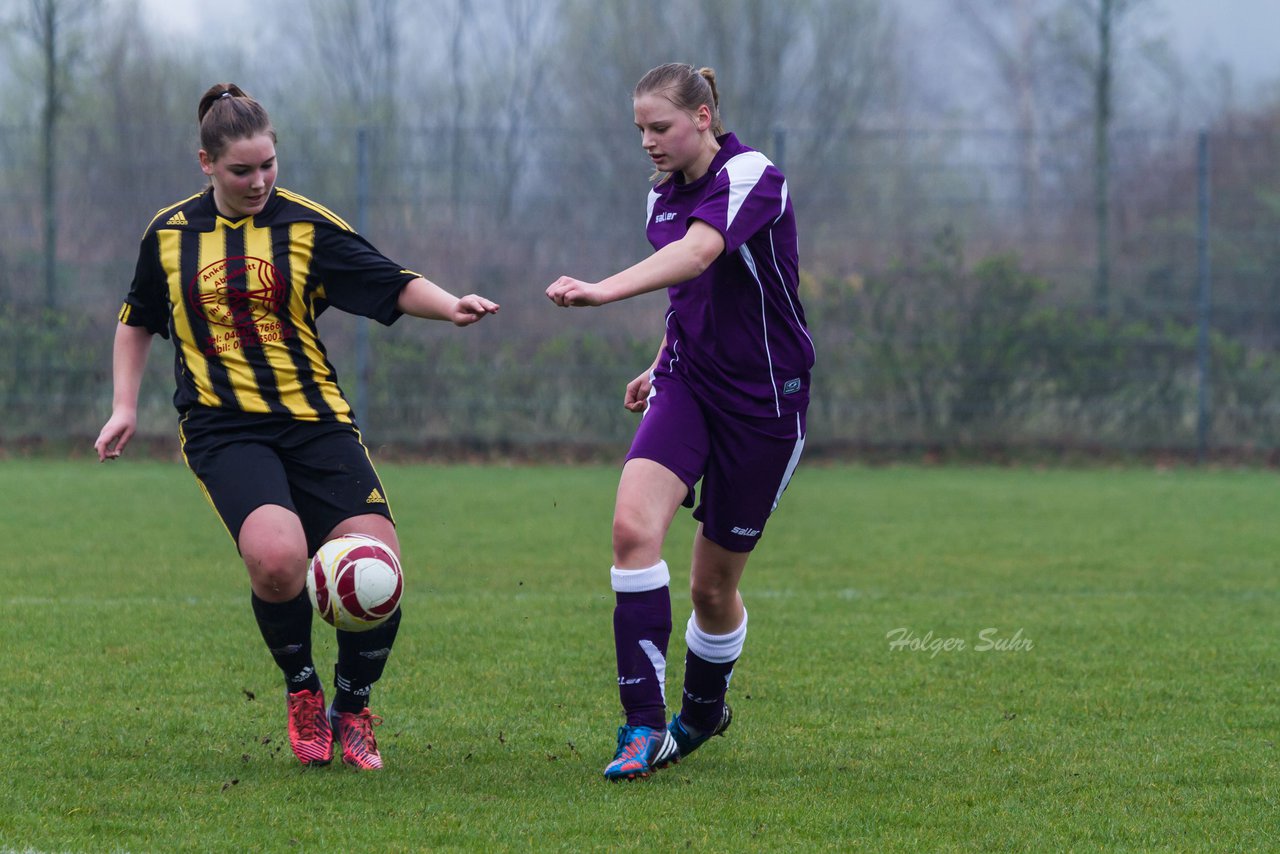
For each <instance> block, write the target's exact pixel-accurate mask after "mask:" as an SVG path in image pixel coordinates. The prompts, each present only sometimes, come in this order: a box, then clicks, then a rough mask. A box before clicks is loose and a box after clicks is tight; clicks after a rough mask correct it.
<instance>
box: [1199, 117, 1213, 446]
mask: <svg viewBox="0 0 1280 854" xmlns="http://www.w3.org/2000/svg"><path fill="white" fill-rule="evenodd" d="M1196 172H1197V181H1196V186H1197V193H1196V195H1197V206H1198V216H1197V222H1196V262H1197V279H1198V285H1197V287H1198V291H1199V305H1198V308H1197V312H1196V313H1197V315H1198V319H1199V336H1198V340H1197V344H1196V374H1197V378H1198V382H1199V388H1198V391H1197V400H1196V462H1197V463H1203V462H1204V461H1205V457H1206V456H1207V454H1208V450H1209V422H1210V419H1211V414H1212V413H1211V412H1210V400H1209V392H1210V389H1209V369H1210V367H1211V365H1210V356H1211V353H1210V351H1209V323H1210V310H1211V308H1212V305H1213V303H1212V291H1211V286H1212V280H1211V278H1210V276H1209V131H1208V130H1207V129H1201V131H1200V135H1199V144H1198V145H1197V157H1196Z"/></svg>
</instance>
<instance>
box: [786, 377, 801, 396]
mask: <svg viewBox="0 0 1280 854" xmlns="http://www.w3.org/2000/svg"><path fill="white" fill-rule="evenodd" d="M799 390H800V380H799V378H796V379H794V380H787V381H786V382H785V383H783V384H782V393H783V394H795V393H796V392H798V391H799Z"/></svg>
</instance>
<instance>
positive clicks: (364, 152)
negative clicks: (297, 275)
mask: <svg viewBox="0 0 1280 854" xmlns="http://www.w3.org/2000/svg"><path fill="white" fill-rule="evenodd" d="M368 225H369V129H368V128H367V127H363V126H361V127H358V128H356V231H357V232H359V233H360V234H361V235H363V234H364V233H365V231H366V230H367V228H368ZM369 323H370V320H369V319H368V318H367V317H357V318H356V390H355V394H354V395H353V400H352V401H351V408H352V409H354V410H355V417H356V424H357V425H359V427H360V430H361V431H364V432H366V433H367V432H368V430H369V374H370V370H369Z"/></svg>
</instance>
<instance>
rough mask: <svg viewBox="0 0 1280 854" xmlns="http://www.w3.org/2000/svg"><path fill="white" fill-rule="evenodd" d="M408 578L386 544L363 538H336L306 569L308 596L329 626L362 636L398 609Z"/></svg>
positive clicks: (359, 535)
mask: <svg viewBox="0 0 1280 854" xmlns="http://www.w3.org/2000/svg"><path fill="white" fill-rule="evenodd" d="M403 589H404V577H403V576H402V575H401V574H400V561H398V560H396V556H395V553H394V552H393V551H391V549H390V548H388V547H387V544H386V543H384V542H382V541H381V540H379V539H376V538H374V537H370V536H366V535H365V534H347V535H346V536H342V537H335V538H334V539H332V540H330V541H329V542H327V543H325V544H324V545H322V546H321V547H320V549H319V551H317V552H316V554H315V557H313V558H311V565H310V566H309V567H308V568H307V596H309V597H310V598H311V604H312V605H313V606H314V607H315V609H316V611H317V612H319V614H320V616H321V617H322V618H323V619H324V621H325V622H326V623H329V624H330V625H333V626H336V627H337V628H339V629H342V630H343V631H347V632H363V631H367V630H369V629H372V628H373V627H374V626H377V625H380V624H381V623H384V622H386V620H387V618H388V617H390V616H391V615H392V614H394V613H395V612H396V608H399V607H400V593H401V591H402V590H403Z"/></svg>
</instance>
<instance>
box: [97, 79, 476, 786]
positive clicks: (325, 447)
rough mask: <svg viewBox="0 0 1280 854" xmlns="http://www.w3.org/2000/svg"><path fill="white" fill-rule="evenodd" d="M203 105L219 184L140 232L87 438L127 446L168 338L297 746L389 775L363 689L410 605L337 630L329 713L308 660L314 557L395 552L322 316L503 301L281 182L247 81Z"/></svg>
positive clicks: (209, 170)
mask: <svg viewBox="0 0 1280 854" xmlns="http://www.w3.org/2000/svg"><path fill="white" fill-rule="evenodd" d="M198 115H199V120H200V167H201V169H202V170H203V171H204V173H205V174H206V175H208V176H209V179H210V185H209V187H208V188H207V189H205V190H204V191H203V192H201V193H199V194H197V195H195V196H191V197H190V198H187V199H184V200H183V201H181V202H178V203H177V204H174V205H170V206H169V207H167V208H164V209H163V210H161V211H160V212H159V213H157V214H156V216H155V217H154V218H153V219H152V221H151V224H150V225H149V226H148V227H147V230H146V233H145V234H144V235H143V239H142V246H141V249H140V251H139V254H138V264H137V270H136V272H135V273H134V279H133V284H132V286H131V287H130V290H129V295H128V297H126V299H125V302H124V307H123V308H122V309H121V311H120V324H119V325H118V326H117V327H116V337H115V346H114V364H113V370H112V373H113V378H114V383H115V393H114V397H113V402H112V411H111V418H110V419H109V420H108V421H107V423H106V425H105V426H103V428H102V432H101V433H100V434H99V435H98V439H97V441H96V442H95V443H94V447H95V448H96V450H97V452H98V458H99V460H110V459H115V458H117V457H119V456H120V454H121V453H122V452H123V451H124V449H125V446H126V445H127V444H128V442H129V439H130V438H131V437H132V436H133V434H134V431H135V430H136V429H137V420H138V419H137V404H138V390H139V387H140V385H141V382H142V374H143V369H144V367H145V365H146V360H147V354H148V352H149V351H150V348H151V338H152V336H153V335H155V334H160V335H163V336H164V337H166V338H172V339H173V342H174V345H175V374H176V376H177V385H178V388H177V392H176V394H175V395H174V404H175V406H176V407H177V409H178V411H179V413H180V419H179V435H180V437H181V439H182V453H183V457H184V459H186V461H187V465H188V466H190V467H191V470H192V472H193V473H194V474H195V476H196V478H197V479H198V480H199V482H200V486H201V489H202V490H203V491H204V493H205V496H206V497H207V498H208V499H209V501H210V503H211V504H212V505H213V507H214V509H215V511H217V513H218V515H219V516H220V517H221V518H222V521H223V523H224V524H225V525H226V528H227V531H228V533H230V534H231V537H232V539H233V540H234V542H235V544H236V547H237V548H238V549H239V551H240V555H241V557H242V558H243V559H244V563H245V566H246V567H247V568H248V570H249V581H250V586H251V587H252V591H253V592H252V596H251V601H252V605H253V613H254V617H255V618H256V620H257V623H258V628H259V629H260V630H261V632H262V637H263V640H265V641H266V643H267V648H268V649H269V650H270V652H271V655H272V657H273V658H274V659H275V662H276V664H277V665H278V666H279V667H280V669H281V670H282V671H283V672H284V677H285V693H286V701H287V707H288V715H289V743H290V745H291V747H292V748H293V752H294V754H295V755H296V756H297V757H298V759H299V760H300V761H301V762H302V763H303V764H304V765H325V764H328V763H329V762H330V761H331V760H332V757H333V753H334V745H333V742H334V740H335V739H336V740H337V741H338V742H339V743H340V744H341V747H342V759H343V761H344V762H346V763H347V764H349V765H353V766H355V767H357V768H362V769H377V768H381V767H382V757H381V755H380V754H379V752H378V748H377V742H376V740H375V738H374V735H373V724H374V722H376V721H377V718H375V717H374V716H373V715H372V714H371V712H370V711H369V695H370V691H371V689H372V686H373V683H374V682H376V681H377V680H378V678H379V677H380V676H381V675H382V671H383V668H384V667H385V665H386V662H387V656H388V655H389V654H390V653H391V646H392V643H393V642H394V640H395V636H396V631H397V629H398V627H399V623H400V613H401V612H400V610H397V611H396V612H395V613H394V614H393V615H392V616H391V618H390V619H388V620H387V621H386V622H384V623H382V624H380V625H378V626H377V627H375V628H373V629H371V630H369V631H364V632H346V631H339V632H338V662H337V666H336V667H335V683H336V692H335V696H334V698H333V705H332V706H331V707H330V708H328V709H327V710H326V708H325V701H324V693H323V690H322V688H321V683H320V678H319V676H318V675H317V674H316V670H315V666H314V663H313V661H312V658H311V613H312V608H311V604H310V602H309V601H308V598H307V593H306V591H305V589H304V585H305V574H306V568H307V563H308V555H311V554H314V553H315V551H316V549H317V548H319V546H320V545H321V544H322V543H324V542H326V541H327V540H330V539H332V538H334V537H337V536H341V535H343V534H350V533H361V534H368V535H370V536H373V537H376V538H378V539H379V540H382V541H383V542H384V543H386V544H387V545H388V546H389V547H390V548H391V549H392V550H393V551H395V552H396V554H397V556H399V551H400V547H399V543H398V541H397V538H396V530H395V525H394V522H393V519H392V516H391V511H390V509H389V507H388V504H387V498H386V491H385V490H384V489H383V487H382V484H381V482H380V481H379V480H378V475H377V473H376V472H375V471H374V468H373V464H372V462H371V461H370V459H369V452H368V450H367V449H366V448H365V446H364V444H363V442H362V441H361V439H360V434H359V432H358V430H357V429H356V426H355V423H354V420H353V418H352V413H351V407H350V406H349V405H348V404H347V401H346V399H345V398H344V397H343V394H342V391H341V389H339V387H338V383H337V376H336V374H335V372H334V370H333V366H332V365H331V364H330V363H329V360H328V357H327V356H326V355H325V350H324V346H323V344H322V343H321V341H320V337H319V333H318V330H317V327H316V317H317V316H318V315H319V314H320V312H322V311H324V310H325V308H326V307H328V306H330V305H332V306H335V307H337V308H340V309H342V310H344V311H349V312H352V313H354V314H360V315H364V316H366V317H372V318H374V319H376V320H378V321H380V322H382V323H385V324H391V323H394V322H395V320H396V319H397V318H399V317H400V315H401V314H409V315H414V316H416V317H424V318H431V319H436V320H448V321H451V322H452V323H454V324H455V325H457V326H467V325H470V324H472V323H475V322H476V321H478V320H480V319H482V318H484V317H485V316H486V315H489V314H493V313H494V312H496V311H497V310H498V306H497V304H496V303H493V302H491V301H489V300H487V299H485V298H484V297H480V296H476V295H474V294H471V295H468V296H464V297H462V298H458V297H455V296H453V295H452V294H450V293H448V292H447V291H445V290H443V289H442V288H440V287H438V286H437V285H435V284H433V283H432V282H429V281H428V280H426V279H424V278H423V277H422V276H420V275H418V274H417V273H415V272H413V271H411V270H406V269H404V268H403V267H402V266H401V265H399V264H396V263H394V262H393V261H390V260H389V259H387V258H386V257H385V256H383V255H382V254H381V253H379V252H378V251H377V250H376V249H375V248H374V247H373V246H371V245H370V244H369V243H368V242H367V241H365V240H364V239H363V238H361V237H360V236H359V235H358V234H356V233H355V232H354V231H352V229H351V228H350V226H348V225H347V224H346V223H345V222H343V221H342V220H341V219H340V218H338V217H337V216H336V215H334V214H333V213H331V212H330V211H328V210H327V209H325V208H324V207H322V206H321V205H318V204H316V203H315V202H312V201H310V200H308V199H305V198H303V197H302V196H299V195H297V194H296V193H292V192H290V191H288V190H286V189H284V188H282V187H277V186H276V134H275V130H274V129H273V128H272V126H271V120H270V118H269V117H268V116H267V112H266V110H264V109H263V108H262V106H261V105H260V104H259V103H258V102H257V101H255V100H253V99H252V98H250V97H249V96H248V95H246V94H245V93H244V92H242V91H241V90H240V88H239V87H237V86H234V85H231V84H225V83H219V84H216V85H215V86H213V87H212V88H210V89H209V90H208V91H207V92H205V94H204V96H203V97H202V98H201V99H200V105H199V109H198Z"/></svg>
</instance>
